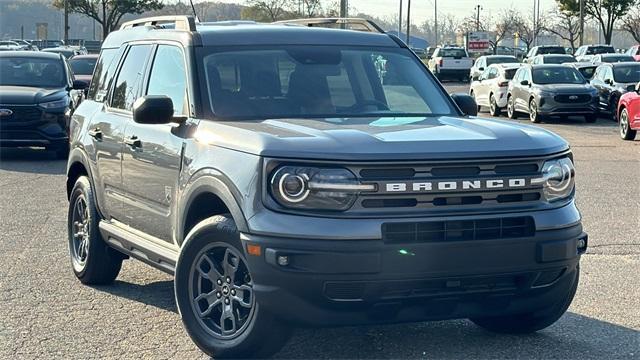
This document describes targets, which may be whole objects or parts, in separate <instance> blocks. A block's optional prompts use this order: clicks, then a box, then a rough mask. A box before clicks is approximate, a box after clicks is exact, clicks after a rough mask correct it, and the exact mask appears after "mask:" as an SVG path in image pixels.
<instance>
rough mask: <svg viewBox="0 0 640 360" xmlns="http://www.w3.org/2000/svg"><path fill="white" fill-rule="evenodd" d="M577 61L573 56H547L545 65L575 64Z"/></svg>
mask: <svg viewBox="0 0 640 360" xmlns="http://www.w3.org/2000/svg"><path fill="white" fill-rule="evenodd" d="M574 61H576V59H574V58H573V56H569V55H566V56H556V55H554V56H545V58H544V63H545V64H564V63H566V62H574Z"/></svg>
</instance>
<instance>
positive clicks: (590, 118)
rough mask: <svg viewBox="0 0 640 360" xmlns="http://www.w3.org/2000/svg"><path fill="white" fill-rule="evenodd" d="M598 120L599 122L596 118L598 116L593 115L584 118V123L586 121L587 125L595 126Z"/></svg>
mask: <svg viewBox="0 0 640 360" xmlns="http://www.w3.org/2000/svg"><path fill="white" fill-rule="evenodd" d="M597 120H598V116H596V115H594V114H591V115H585V116H584V121H585V122H586V123H587V124H593V123H595V122H596V121H597Z"/></svg>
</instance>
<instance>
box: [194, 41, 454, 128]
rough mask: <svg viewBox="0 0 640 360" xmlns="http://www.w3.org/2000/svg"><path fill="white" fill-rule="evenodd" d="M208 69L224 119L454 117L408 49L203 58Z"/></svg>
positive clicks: (294, 50)
mask: <svg viewBox="0 0 640 360" xmlns="http://www.w3.org/2000/svg"><path fill="white" fill-rule="evenodd" d="M202 51H207V50H206V49H203V50H202ZM202 64H203V65H204V73H205V75H206V85H207V90H208V93H209V99H210V103H211V107H212V109H213V112H214V114H215V115H216V116H218V117H222V118H235V119H238V118H240V119H251V118H257V119H267V118H284V117H302V118H307V117H355V116H377V115H380V116H412V115H413V116H415V115H427V116H428V115H451V114H455V113H456V111H455V110H454V108H453V107H452V105H451V102H450V101H449V99H448V98H447V95H446V93H444V92H443V91H442V90H441V89H440V87H439V86H437V85H436V83H435V82H434V81H433V79H432V77H429V76H427V73H426V71H425V69H424V67H423V66H422V65H421V64H419V63H418V61H417V60H415V58H414V56H413V55H412V54H411V53H410V51H409V50H405V49H399V48H398V49H396V48H378V49H371V48H358V47H357V48H342V47H335V46H311V47H309V46H279V47H270V49H257V50H251V49H246V50H244V49H243V50H238V51H228V52H214V53H208V54H206V53H205V55H204V57H203V61H202Z"/></svg>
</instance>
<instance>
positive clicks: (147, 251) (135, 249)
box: [99, 220, 179, 275]
mask: <svg viewBox="0 0 640 360" xmlns="http://www.w3.org/2000/svg"><path fill="white" fill-rule="evenodd" d="M99 228H100V233H101V234H102V237H103V238H104V239H105V241H106V242H107V244H108V245H109V246H111V247H113V248H114V249H116V250H118V251H120V252H123V253H125V254H127V255H129V256H131V257H134V258H136V259H138V260H140V261H143V262H145V263H147V264H149V265H151V266H153V267H155V268H157V269H159V270H161V271H164V272H166V273H168V274H171V275H174V274H175V268H176V263H177V262H178V251H179V249H177V248H173V247H172V246H171V245H170V244H168V243H165V242H164V241H162V240H159V239H155V238H149V237H147V236H144V235H142V234H137V233H136V232H134V231H131V230H128V229H127V226H126V225H119V224H118V223H115V222H112V221H106V220H102V221H100V225H99ZM163 243H164V244H163Z"/></svg>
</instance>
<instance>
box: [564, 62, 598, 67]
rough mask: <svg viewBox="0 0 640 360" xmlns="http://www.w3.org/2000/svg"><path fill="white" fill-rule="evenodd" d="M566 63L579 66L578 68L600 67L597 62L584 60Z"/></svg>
mask: <svg viewBox="0 0 640 360" xmlns="http://www.w3.org/2000/svg"><path fill="white" fill-rule="evenodd" d="M565 65H571V66H573V67H577V68H583V67H598V65H597V64H594V63H590V62H584V61H579V62H570V63H565Z"/></svg>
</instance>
